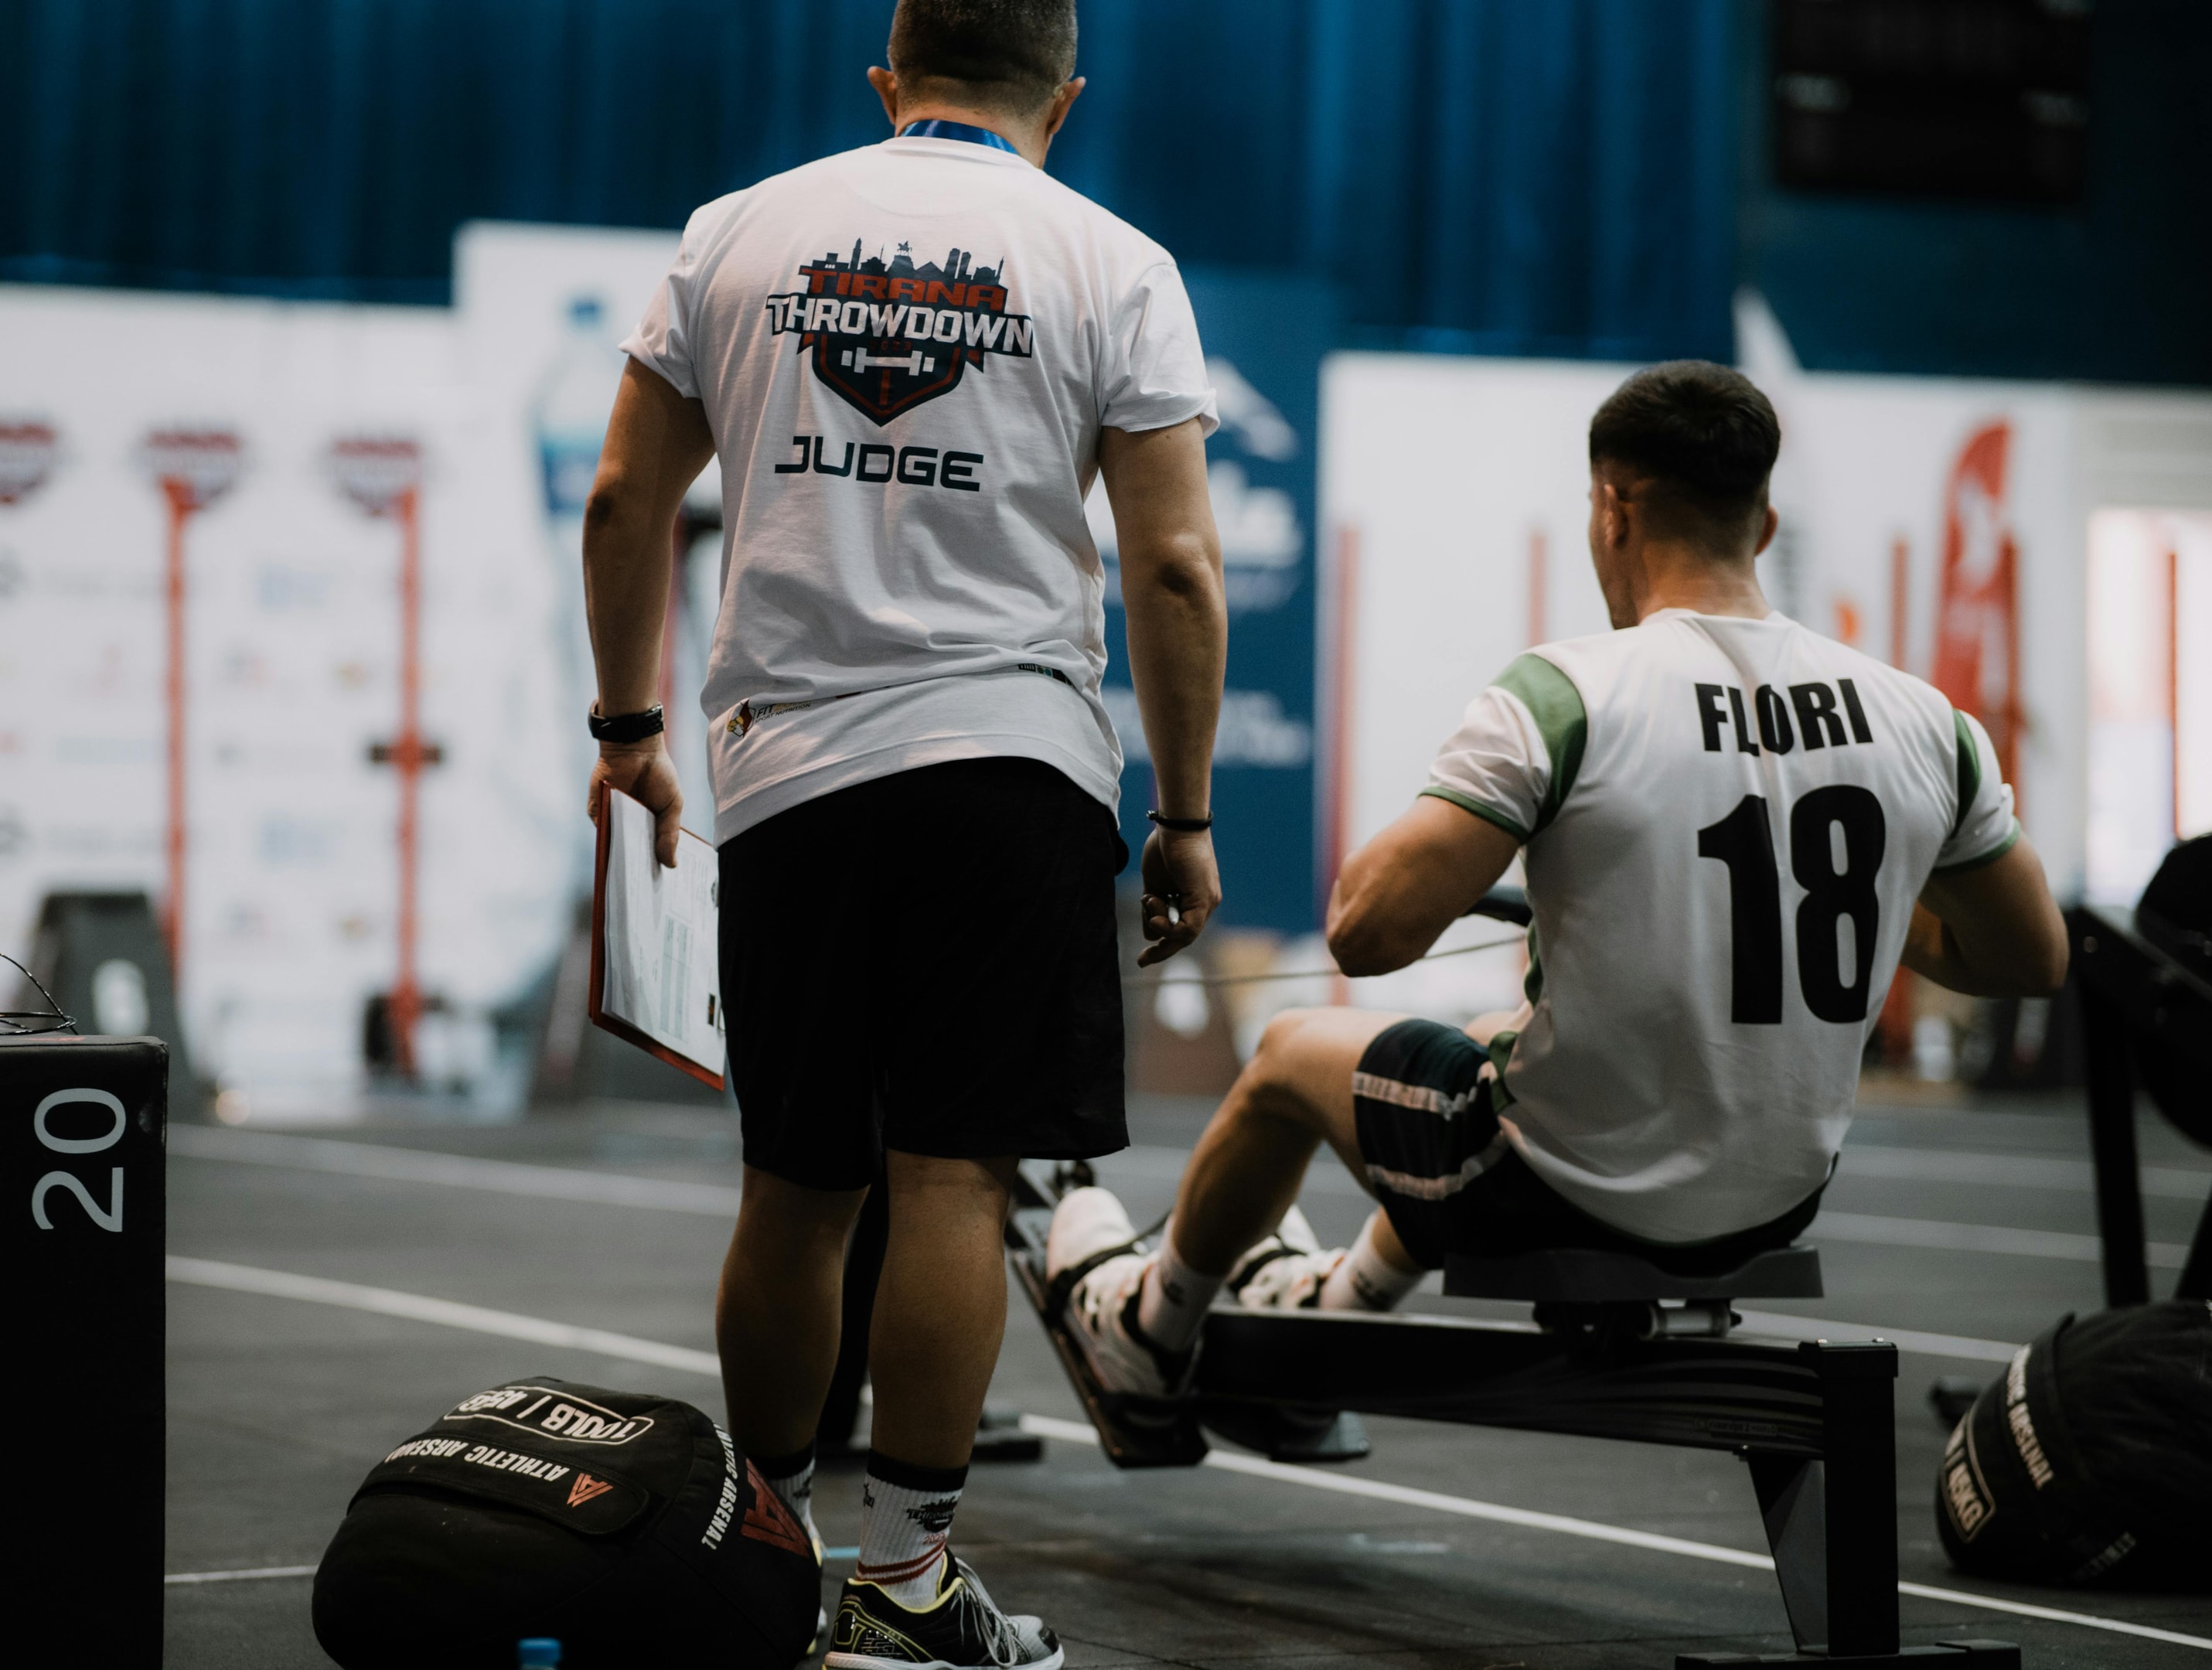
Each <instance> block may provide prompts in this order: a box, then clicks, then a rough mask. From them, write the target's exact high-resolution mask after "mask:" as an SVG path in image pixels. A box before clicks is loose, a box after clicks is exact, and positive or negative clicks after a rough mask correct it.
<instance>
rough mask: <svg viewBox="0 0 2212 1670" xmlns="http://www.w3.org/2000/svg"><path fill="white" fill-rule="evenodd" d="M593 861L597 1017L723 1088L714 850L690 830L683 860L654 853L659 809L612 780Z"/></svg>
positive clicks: (683, 835) (681, 838) (680, 852)
mask: <svg viewBox="0 0 2212 1670" xmlns="http://www.w3.org/2000/svg"><path fill="white" fill-rule="evenodd" d="M720 903H721V900H720V875H719V866H718V865H717V861H716V859H715V853H714V846H713V844H712V843H711V842H709V841H702V840H701V839H700V838H699V837H698V836H697V835H693V834H692V833H691V832H690V830H689V829H681V830H678V832H677V836H676V865H675V867H674V868H673V869H664V868H663V867H662V866H661V865H660V863H659V860H658V859H656V858H655V857H654V856H653V814H652V813H651V812H649V811H647V810H646V809H645V807H644V805H642V804H641V803H640V802H639V801H637V800H635V799H632V798H631V797H630V796H629V795H627V794H624V793H623V792H622V791H621V790H619V789H615V788H610V789H609V790H608V791H607V792H606V793H605V796H604V797H603V798H602V799H601V801H600V808H599V850H598V854H597V857H596V859H594V861H593V864H592V977H591V993H590V1001H589V1006H588V1012H589V1013H590V1015H591V1017H592V1025H594V1026H596V1027H599V1028H600V1029H602V1030H604V1031H607V1032H611V1033H613V1034H614V1035H615V1036H616V1037H617V1038H620V1039H622V1040H623V1041H625V1042H628V1043H632V1044H635V1045H636V1046H637V1047H638V1048H640V1049H641V1050H643V1051H644V1052H645V1053H646V1054H648V1055H651V1056H654V1057H657V1058H658V1059H659V1060H663V1061H665V1062H667V1063H668V1065H669V1066H671V1067H674V1068H675V1069H677V1071H678V1072H686V1073H689V1074H690V1076H691V1077H692V1078H696V1079H697V1080H698V1081H699V1082H700V1083H701V1084H704V1085H706V1086H707V1087H708V1089H710V1090H720V1089H721V1088H722V1082H723V1072H722V1070H723V1066H724V1064H725V1063H726V1060H728V1055H727V1051H726V1046H725V1043H724V1036H725V1033H726V1025H727V1023H726V1016H725V1014H724V1011H723V1007H722V980H721V956H720V938H719V935H718V933H717V920H718V918H719V916H720Z"/></svg>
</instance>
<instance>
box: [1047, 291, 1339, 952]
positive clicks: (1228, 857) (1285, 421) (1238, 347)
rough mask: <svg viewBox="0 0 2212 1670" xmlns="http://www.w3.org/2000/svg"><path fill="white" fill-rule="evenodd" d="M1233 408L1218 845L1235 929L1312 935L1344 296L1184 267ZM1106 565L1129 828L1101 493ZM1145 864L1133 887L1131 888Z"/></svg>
mask: <svg viewBox="0 0 2212 1670" xmlns="http://www.w3.org/2000/svg"><path fill="white" fill-rule="evenodd" d="M1184 282H1185V283H1186V284H1187V286H1188V288H1189V291H1190V299H1191V306H1192V307H1193V309H1194V312H1195V313H1196V314H1197V316H1198V329H1199V337H1200V341H1201V342H1202V343H1204V344H1205V347H1206V369H1207V371H1208V373H1210V374H1211V376H1212V380H1213V386H1214V390H1215V393H1216V396H1217V398H1218V403H1219V407H1220V412H1221V428H1219V430H1218V431H1217V432H1216V433H1215V434H1214V435H1213V437H1212V440H1209V441H1208V442H1207V443H1206V485H1207V488H1208V490H1209V493H1210V496H1211V497H1212V503H1213V519H1214V525H1215V526H1216V528H1217V529H1218V531H1219V533H1220V536H1221V561H1222V569H1223V578H1224V581H1225V586H1226V590H1227V593H1228V602H1229V671H1228V677H1227V681H1226V683H1227V689H1226V690H1225V693H1224V695H1223V698H1222V707H1221V722H1220V725H1219V726H1218V730H1217V731H1216V732H1215V737H1214V756H1213V765H1214V773H1213V813H1214V818H1215V823H1214V831H1213V840H1214V847H1215V850H1216V852H1217V853H1218V855H1219V857H1220V860H1221V877H1222V887H1223V906H1222V913H1221V914H1220V916H1219V917H1218V918H1217V919H1216V920H1218V921H1219V922H1220V923H1222V924H1223V925H1225V926H1239V927H1249V928H1265V929H1271V930H1273V931H1274V932H1279V933H1285V934H1299V933H1304V932H1309V931H1310V930H1311V929H1312V928H1313V927H1315V926H1316V920H1317V919H1316V908H1315V905H1316V900H1315V890H1314V762H1315V725H1314V717H1315V710H1314V665H1315V658H1314V631H1315V622H1316V594H1315V551H1316V540H1315V531H1316V518H1315V486H1316V471H1317V468H1318V460H1319V456H1320V444H1321V437H1320V375H1321V363H1322V356H1323V355H1325V354H1326V353H1327V352H1328V349H1329V346H1330V344H1331V343H1332V342H1333V340H1334V336H1335V332H1336V319H1337V301H1336V295H1335V292H1334V290H1333V289H1332V288H1330V287H1328V285H1327V284H1325V283H1323V282H1320V281H1318V280H1309V279H1293V278H1276V277H1261V276H1253V275H1246V274H1237V273H1233V272H1227V271H1218V270H1205V269H1200V270H1194V271H1188V272H1186V273H1185V274H1184ZM1089 511H1090V517H1091V534H1092V537H1094V538H1095V539H1096V540H1097V544H1098V548H1099V552H1100V555H1101V556H1103V557H1104V559H1105V562H1106V576H1107V586H1106V598H1107V622H1106V642H1107V653H1108V654H1109V657H1110V658H1111V659H1110V660H1109V664H1108V666H1107V670H1106V687H1105V691H1104V695H1105V701H1106V709H1107V712H1108V714H1109V715H1110V716H1111V717H1112V719H1113V720H1114V728H1115V731H1116V732H1118V733H1119V734H1120V736H1121V747H1122V751H1123V754H1124V756H1125V759H1126V764H1125V766H1124V768H1123V771H1122V775H1121V835H1122V838H1123V839H1124V840H1125V841H1127V842H1128V843H1129V850H1130V852H1131V853H1133V854H1134V853H1138V852H1139V851H1140V850H1141V849H1142V847H1143V844H1144V840H1145V836H1146V835H1147V834H1148V833H1149V832H1150V829H1151V825H1150V824H1148V823H1146V821H1145V812H1146V809H1147V808H1148V807H1150V806H1152V805H1153V804H1154V799H1153V792H1152V756H1151V753H1150V751H1149V750H1148V749H1147V748H1146V743H1145V732H1144V726H1143V725H1142V723H1141V722H1140V721H1139V717H1138V713H1137V695H1136V691H1135V690H1134V689H1133V688H1132V687H1131V683H1130V679H1129V668H1128V659H1127V616H1125V615H1124V613H1123V612H1122V610H1121V569H1120V566H1119V563H1118V562H1117V560H1116V548H1115V540H1114V521H1113V514H1112V511H1111V509H1110V507H1109V506H1108V504H1107V501H1106V494H1105V489H1104V488H1103V486H1100V487H1097V488H1096V489H1093V491H1092V493H1091V501H1090V504H1089ZM1134 875H1135V871H1134V866H1133V865H1132V868H1131V871H1130V872H1129V875H1128V877H1127V878H1125V879H1127V880H1133V878H1134Z"/></svg>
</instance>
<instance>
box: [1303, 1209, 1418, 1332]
mask: <svg viewBox="0 0 2212 1670" xmlns="http://www.w3.org/2000/svg"><path fill="white" fill-rule="evenodd" d="M1382 1219H1383V1214H1382V1213H1381V1212H1379V1211H1378V1212H1375V1213H1373V1214H1372V1215H1371V1216H1370V1218H1368V1220H1367V1222H1366V1224H1365V1225H1364V1226H1363V1227H1362V1228H1361V1230H1360V1231H1359V1239H1358V1240H1357V1241H1355V1242H1352V1250H1351V1251H1350V1252H1348V1253H1346V1254H1345V1255H1344V1258H1343V1260H1342V1261H1341V1262H1340V1263H1339V1264H1338V1265H1337V1266H1336V1268H1335V1269H1334V1270H1332V1271H1330V1272H1328V1280H1327V1281H1325V1282H1323V1283H1322V1284H1321V1308H1322V1309H1323V1310H1395V1309H1397V1308H1398V1302H1399V1301H1400V1300H1401V1299H1402V1298H1404V1297H1406V1296H1407V1294H1408V1293H1411V1292H1412V1291H1413V1290H1414V1289H1415V1288H1417V1287H1419V1285H1420V1284H1421V1277H1422V1275H1423V1274H1424V1273H1425V1272H1422V1271H1419V1270H1410V1271H1408V1270H1401V1269H1400V1268H1399V1267H1398V1266H1396V1265H1395V1264H1393V1263H1391V1262H1390V1260H1388V1259H1386V1258H1384V1257H1383V1254H1382V1251H1381V1249H1380V1248H1377V1247H1376V1244H1375V1226H1376V1224H1378V1223H1380V1222H1381V1221H1382Z"/></svg>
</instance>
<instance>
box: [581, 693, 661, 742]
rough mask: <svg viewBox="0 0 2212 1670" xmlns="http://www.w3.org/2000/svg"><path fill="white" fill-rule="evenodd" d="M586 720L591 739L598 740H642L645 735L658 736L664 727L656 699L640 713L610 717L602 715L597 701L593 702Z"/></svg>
mask: <svg viewBox="0 0 2212 1670" xmlns="http://www.w3.org/2000/svg"><path fill="white" fill-rule="evenodd" d="M586 722H587V723H589V725H590V726H591V727H592V738H593V739H594V740H596V741H599V742H611V743H626V742H643V741H644V740H645V739H646V738H647V737H657V736H659V734H660V733H661V732H662V731H663V730H665V728H666V726H665V724H664V723H663V721H662V719H661V713H660V704H659V702H658V701H656V702H654V703H653V706H651V707H648V708H647V709H646V710H645V711H644V712H643V713H641V714H616V715H615V716H614V717H613V718H611V719H607V718H604V717H602V716H601V714H600V713H599V703H597V702H593V703H592V711H591V712H590V713H589V714H586Z"/></svg>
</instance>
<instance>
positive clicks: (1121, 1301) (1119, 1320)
mask: <svg viewBox="0 0 2212 1670" xmlns="http://www.w3.org/2000/svg"><path fill="white" fill-rule="evenodd" d="M1137 1248H1138V1241H1137V1232H1136V1230H1135V1228H1134V1226H1133V1225H1132V1224H1130V1222H1129V1214H1128V1213H1127V1212H1126V1211H1124V1210H1123V1209H1122V1206H1121V1202H1120V1201H1119V1200H1118V1199H1115V1197H1114V1196H1113V1195H1112V1194H1111V1193H1109V1192H1108V1191H1107V1190H1105V1189H1103V1188H1079V1189H1076V1190H1074V1191H1073V1192H1072V1193H1069V1194H1067V1195H1066V1196H1065V1197H1064V1198H1063V1199H1061V1201H1060V1205H1059V1206H1058V1208H1057V1209H1055V1210H1054V1212H1053V1215H1052V1229H1051V1231H1050V1233H1049V1234H1048V1236H1046V1238H1045V1279H1046V1280H1047V1281H1048V1282H1059V1281H1062V1280H1064V1279H1065V1278H1068V1277H1071V1276H1072V1277H1073V1278H1074V1280H1073V1286H1071V1287H1070V1288H1069V1289H1068V1292H1067V1300H1066V1311H1065V1312H1064V1313H1063V1315H1064V1321H1065V1326H1066V1329H1067V1332H1068V1333H1069V1335H1070V1336H1071V1337H1072V1338H1073V1339H1074V1340H1075V1342H1076V1345H1077V1346H1078V1347H1079V1349H1080V1350H1081V1351H1082V1352H1083V1356H1084V1358H1085V1361H1086V1362H1087V1363H1089V1364H1090V1367H1091V1375H1092V1376H1093V1377H1094V1378H1095V1379H1096V1380H1097V1382H1098V1384H1099V1386H1100V1388H1102V1389H1103V1390H1105V1391H1108V1392H1116V1393H1121V1394H1125V1395H1130V1396H1135V1397H1148V1398H1179V1397H1181V1396H1182V1394H1183V1393H1184V1391H1185V1390H1186V1389H1188V1387H1189V1385H1190V1372H1191V1369H1192V1368H1193V1366H1194V1364H1195V1363H1197V1361H1198V1349H1197V1347H1196V1346H1195V1345H1193V1346H1192V1347H1191V1348H1190V1349H1189V1350H1188V1351H1163V1350H1162V1349H1161V1348H1160V1347H1159V1346H1158V1345H1155V1344H1154V1343H1153V1342H1152V1340H1150V1339H1146V1337H1145V1333H1144V1330H1143V1329H1142V1328H1140V1327H1138V1326H1137V1306H1138V1301H1139V1297H1140V1296H1141V1295H1142V1293H1143V1291H1144V1286H1145V1274H1146V1272H1147V1271H1148V1270H1150V1269H1151V1268H1152V1264H1153V1261H1154V1260H1156V1259H1158V1256H1159V1254H1158V1253H1157V1252H1149V1253H1148V1252H1139V1251H1138V1250H1137ZM1085 1266H1088V1267H1087V1268H1086V1267H1085Z"/></svg>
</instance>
